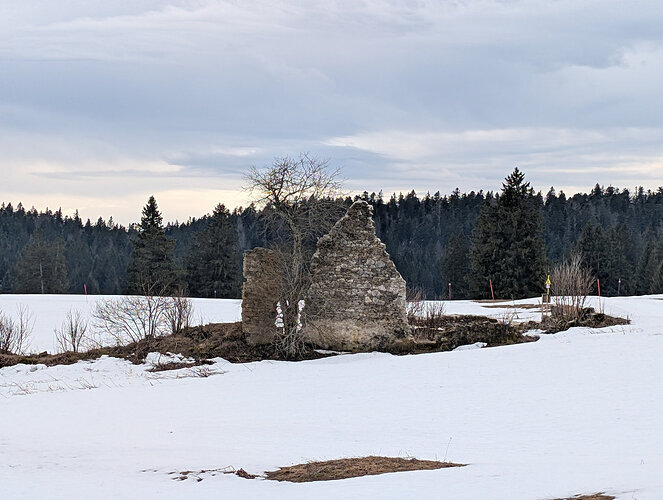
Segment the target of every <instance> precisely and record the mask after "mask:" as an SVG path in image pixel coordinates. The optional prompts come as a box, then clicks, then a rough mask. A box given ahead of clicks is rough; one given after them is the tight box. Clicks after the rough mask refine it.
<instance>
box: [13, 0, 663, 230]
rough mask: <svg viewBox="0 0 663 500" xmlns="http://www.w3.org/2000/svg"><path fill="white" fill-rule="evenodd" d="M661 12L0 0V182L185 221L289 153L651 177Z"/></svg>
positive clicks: (354, 182)
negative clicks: (151, 201) (147, 205)
mask: <svg viewBox="0 0 663 500" xmlns="http://www.w3.org/2000/svg"><path fill="white" fill-rule="evenodd" d="M661 25H663V11H661V9H660V6H659V4H658V2H656V1H654V0H650V1H635V2H628V3H626V2H621V1H614V0H601V1H598V0H558V1H555V2H551V1H549V0H521V1H518V0H513V1H507V0H504V1H499V0H473V1H471V2H470V1H462V0H458V1H451V0H449V1H414V0H412V1H405V0H404V1H383V0H366V1H363V2H362V1H359V2H350V1H309V2H297V1H294V0H293V1H281V2H274V1H273V0H272V1H264V0H257V1H256V2H251V3H250V4H241V3H239V2H233V1H223V0H217V1H211V0H191V1H184V0H182V1H168V2H164V1H156V0H154V1H152V0H137V1H133V2H102V1H97V0H85V1H83V0H80V1H79V0H62V1H60V2H56V3H52V2H41V1H37V0H26V1H25V2H21V3H16V2H5V3H4V4H2V5H0V65H1V71H0V151H1V152H2V159H1V160H0V173H1V174H2V182H1V183H0V199H3V200H6V201H13V202H14V203H16V202H18V201H23V203H24V204H28V205H30V204H35V205H37V206H38V208H42V207H45V206H46V205H49V206H50V207H51V208H53V207H55V206H60V205H61V206H63V208H66V209H72V210H73V209H74V208H79V209H80V210H81V213H82V214H83V215H85V216H89V217H92V218H96V217H97V216H99V215H102V216H104V217H108V216H109V215H113V216H114V217H115V218H116V219H119V220H122V221H124V222H129V221H132V220H136V219H137V218H138V217H139V213H140V207H141V206H142V204H143V203H144V200H145V199H146V198H147V196H149V195H150V194H153V193H154V194H156V195H157V199H158V200H159V201H160V204H161V206H162V208H163V210H164V215H165V217H166V219H169V220H173V219H176V218H178V219H180V220H182V219H186V218H187V217H188V216H199V215H201V214H202V213H205V212H209V211H210V210H211V209H212V207H213V205H214V204H215V203H216V202H217V201H222V202H225V203H226V204H227V205H231V206H233V205H236V204H240V203H242V204H245V203H246V194H245V193H243V192H241V191H240V190H239V188H240V187H241V185H242V182H243V181H242V173H243V172H244V171H246V169H247V168H248V167H249V166H251V165H258V166H260V165H264V164H268V163H270V161H271V160H272V159H273V158H274V157H276V156H281V155H284V154H297V153H298V152H300V151H309V152H311V153H312V154H317V155H319V156H322V157H324V158H329V159H330V160H331V163H332V164H334V165H336V166H340V167H341V168H342V170H343V175H344V177H345V178H346V179H347V188H349V189H351V190H357V191H363V190H365V189H366V190H368V191H378V190H380V189H382V190H384V191H385V192H390V191H394V190H396V191H400V190H410V189H416V190H418V191H431V192H434V191H438V190H439V191H441V192H442V193H447V192H450V191H451V190H452V189H454V188H455V187H457V186H458V187H460V188H461V189H462V190H469V189H474V190H478V189H482V188H484V189H498V188H499V186H500V183H501V180H502V178H503V177H504V176H505V175H506V174H508V173H509V171H510V170H511V169H512V168H513V166H514V165H518V166H520V167H521V168H523V169H524V170H525V172H526V174H527V175H528V178H529V179H530V180H531V181H532V183H533V184H534V186H536V187H537V188H540V189H544V190H545V189H547V188H548V187H549V186H551V185H555V187H557V188H558V189H559V188H562V189H566V190H569V191H573V190H578V189H580V190H586V189H589V188H590V187H591V186H592V185H593V184H594V183H596V182H599V183H602V184H606V185H607V184H612V185H618V186H621V187H629V188H633V187H634V186H636V185H644V186H646V187H655V186H658V185H663V140H662V139H663V118H662V117H663V101H662V100H661V99H660V98H659V93H660V88H661V87H662V86H663V31H661V30H660V26H661Z"/></svg>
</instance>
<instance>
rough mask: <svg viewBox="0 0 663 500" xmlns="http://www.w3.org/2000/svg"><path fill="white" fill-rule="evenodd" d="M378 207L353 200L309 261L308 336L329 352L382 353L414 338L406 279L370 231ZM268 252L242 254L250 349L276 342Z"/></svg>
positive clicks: (274, 286) (272, 264)
mask: <svg viewBox="0 0 663 500" xmlns="http://www.w3.org/2000/svg"><path fill="white" fill-rule="evenodd" d="M372 214H373V208H372V207H371V206H370V205H369V204H368V203H366V202H365V201H356V202H355V203H353V204H352V206H351V207H350V208H349V209H348V211H347V213H346V214H345V215H344V216H343V217H342V218H341V219H340V220H339V221H338V222H337V223H336V224H335V225H334V227H333V228H332V229H331V231H330V232H329V233H328V234H327V235H325V236H323V237H322V238H320V239H319V240H318V246H317V251H316V252H315V254H314V255H313V259H312V261H311V287H310V290H309V292H308V294H307V296H306V300H305V307H304V311H303V313H302V314H303V318H304V324H305V327H304V330H303V335H304V337H305V338H306V340H307V341H308V342H310V343H311V344H313V345H316V346H318V347H321V348H324V349H333V350H344V351H364V350H373V349H380V348H381V347H385V346H386V345H387V344H388V342H389V341H390V340H393V339H394V338H396V337H399V336H403V335H404V334H406V333H408V332H409V326H408V322H407V314H406V302H405V280H404V279H403V278H402V277H401V275H400V274H399V272H398V270H397V269H396V266H395V265H394V263H393V262H392V260H391V259H390V258H389V254H387V251H386V248H385V245H384V244H383V243H382V242H381V241H380V240H379V239H378V237H377V236H376V233H375V226H374V225H373V218H372ZM276 266H278V262H277V261H276V255H275V253H274V252H272V251H271V250H267V249H264V248H256V249H254V250H250V251H248V252H246V253H245V254H244V276H245V278H246V282H245V283H244V289H243V292H242V329H243V330H244V333H245V335H246V339H247V341H248V342H249V343H251V344H254V345H255V344H266V343H269V342H271V341H272V340H273V339H274V338H275V335H276V333H277V330H276V326H275V319H276V306H277V302H278V295H279V280H278V277H277V276H276V273H274V271H273V270H274V269H275V268H276Z"/></svg>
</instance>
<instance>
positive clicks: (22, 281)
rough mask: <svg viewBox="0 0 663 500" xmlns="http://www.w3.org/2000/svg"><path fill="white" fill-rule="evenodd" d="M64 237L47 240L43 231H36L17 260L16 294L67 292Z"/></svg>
mask: <svg viewBox="0 0 663 500" xmlns="http://www.w3.org/2000/svg"><path fill="white" fill-rule="evenodd" d="M64 251H65V249H64V242H63V241H62V240H61V239H59V238H58V239H56V240H54V241H45V240H44V238H43V235H42V233H41V231H40V230H37V231H35V232H34V233H33V234H32V238H31V239H30V242H29V243H28V244H27V245H26V246H25V248H24V250H23V255H22V256H21V259H20V260H19V261H18V262H17V263H16V269H15V278H14V291H15V292H16V293H66V292H67V289H68V287H69V282H68V280H67V266H66V264H65V259H64Z"/></svg>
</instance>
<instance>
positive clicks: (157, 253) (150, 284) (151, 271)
mask: <svg viewBox="0 0 663 500" xmlns="http://www.w3.org/2000/svg"><path fill="white" fill-rule="evenodd" d="M174 247H175V241H173V240H171V239H170V238H168V237H167V236H166V233H165V230H164V227H163V217H162V216H161V212H160V211H159V207H158V206H157V202H156V200H155V199H154V196H150V199H149V200H148V201H147V204H146V205H145V207H144V208H143V216H142V217H141V220H140V227H139V229H138V237H137V239H136V240H135V242H134V249H133V252H132V254H131V259H130V261H129V265H128V267H127V292H128V293H133V294H141V295H142V294H156V295H163V294H169V293H173V292H174V291H175V290H177V288H179V286H180V285H181V280H180V277H181V272H180V270H179V269H178V267H177V266H176V264H175V260H174V259H173V248H174Z"/></svg>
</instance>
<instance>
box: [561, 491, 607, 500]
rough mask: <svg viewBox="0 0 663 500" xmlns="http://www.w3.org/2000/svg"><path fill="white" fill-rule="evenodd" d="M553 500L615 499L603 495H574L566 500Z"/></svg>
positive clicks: (565, 499) (563, 499)
mask: <svg viewBox="0 0 663 500" xmlns="http://www.w3.org/2000/svg"><path fill="white" fill-rule="evenodd" d="M555 500H615V497H613V496H612V495H606V494H605V493H594V494H592V495H576V496H573V497H568V498H557V499H555Z"/></svg>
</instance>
